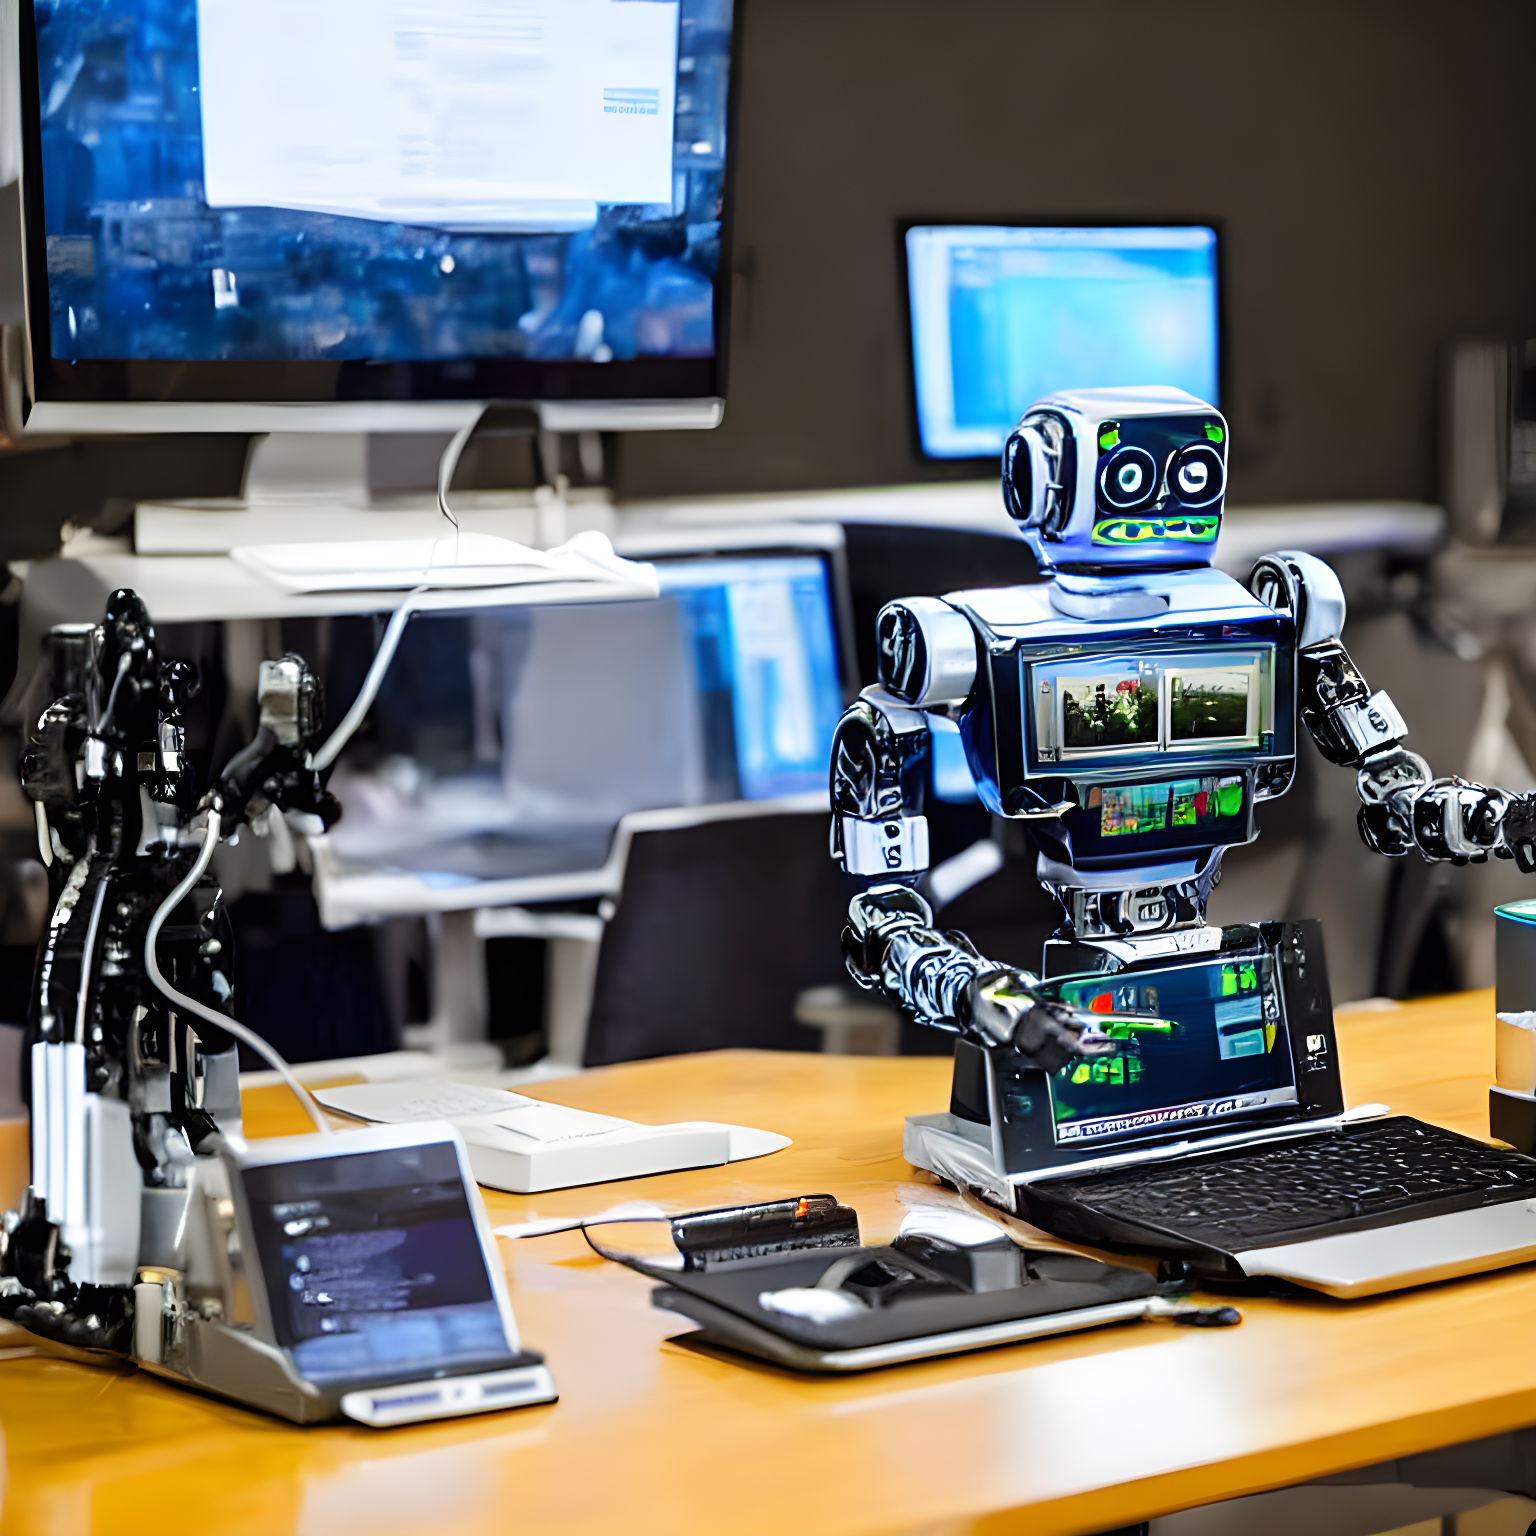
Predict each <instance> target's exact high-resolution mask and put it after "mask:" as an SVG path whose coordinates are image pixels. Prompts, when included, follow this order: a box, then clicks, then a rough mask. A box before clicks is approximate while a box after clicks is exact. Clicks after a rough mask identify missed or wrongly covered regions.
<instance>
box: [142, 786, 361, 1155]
mask: <svg viewBox="0 0 1536 1536" xmlns="http://www.w3.org/2000/svg"><path fill="white" fill-rule="evenodd" d="M218 842H219V813H218V812H217V811H216V810H210V811H209V812H208V827H207V830H206V831H205V832H204V833H203V846H202V849H201V851H200V852H199V853H198V855H197V859H196V862H195V863H194V864H193V865H192V868H191V870H190V871H189V872H188V874H187V876H186V878H185V879H184V880H183V881H182V882H181V884H180V885H178V886H177V887H176V889H175V890H174V891H172V892H171V894H170V895H169V896H167V897H166V898H165V900H164V901H163V902H161V903H160V908H159V910H158V911H157V912H156V913H155V915H154V916H153V917H152V918H150V920H149V935H148V937H147V938H146V939H145V940H144V969H145V970H147V971H148V972H149V979H150V980H151V981H152V982H154V984H155V985H156V986H157V987H158V988H159V989H160V991H161V992H163V993H164V994H165V995H166V997H168V998H169V999H170V1000H171V1001H172V1002H173V1003H175V1004H176V1006H177V1007H178V1008H182V1009H185V1010H186V1012H188V1013H191V1014H196V1015H197V1017H198V1018H200V1019H206V1020H207V1021H208V1022H209V1023H210V1024H213V1025H215V1026H216V1027H217V1028H219V1029H222V1030H223V1031H224V1032H225V1034H229V1035H233V1036H234V1037H235V1039H236V1040H239V1041H241V1042H242V1043H243V1044H245V1045H248V1046H250V1048H251V1049H252V1050H253V1051H255V1052H256V1054H257V1055H258V1056H260V1057H261V1058H262V1059H263V1060H265V1061H266V1062H267V1063H268V1064H269V1065H270V1066H271V1067H273V1068H274V1069H275V1071H276V1072H277V1074H278V1076H280V1077H281V1078H282V1080H283V1081H284V1082H285V1083H287V1085H288V1087H289V1088H290V1089H291V1090H292V1091H293V1096H294V1097H295V1098H296V1099H297V1100H298V1101H299V1103H300V1104H302V1105H303V1106H304V1112H305V1114H307V1115H308V1116H309V1118H310V1119H311V1120H313V1121H314V1123H315V1129H316V1130H317V1131H319V1132H320V1133H321V1134H322V1135H325V1136H329V1135H330V1134H331V1127H330V1124H329V1122H328V1121H327V1120H326V1118H325V1114H324V1112H323V1111H322V1110H321V1108H320V1106H319V1105H318V1104H317V1103H316V1102H315V1101H314V1098H313V1097H312V1096H311V1095H310V1092H309V1090H308V1089H307V1088H306V1087H305V1086H304V1085H303V1084H302V1083H301V1082H300V1081H299V1080H298V1078H296V1077H295V1076H294V1075H293V1069H292V1068H291V1067H290V1066H289V1065H288V1063H287V1062H286V1061H284V1060H283V1058H282V1057H281V1056H279V1055H278V1053H277V1052H276V1051H275V1050H273V1049H272V1047H271V1046H270V1045H268V1044H267V1042H266V1041H265V1040H263V1039H262V1038H261V1036H260V1035H258V1034H257V1033H256V1031H255V1030H253V1029H247V1028H246V1027H245V1025H244V1024H242V1023H240V1021H239V1020H238V1019H232V1018H230V1016H229V1015H228V1014H227V1013H219V1012H217V1011H216V1010H214V1009H212V1008H207V1007H204V1005H203V1004H202V1003H200V1002H197V1001H196V1000H195V999H194V998H190V997H187V996H186V995H185V994H184V993H181V992H178V991H177V990H176V989H175V987H173V986H172V985H171V984H170V982H168V981H167V980H166V979H165V977H164V975H163V974H162V973H161V970H160V962H159V961H158V960H157V959H156V958H155V945H156V943H157V942H158V940H159V938H160V929H161V927H162V926H163V925H164V923H165V920H166V918H168V917H169V916H170V915H171V913H172V912H174V911H175V910H176V908H177V907H178V906H180V905H181V903H182V901H183V899H184V898H185V897H186V895H187V893H188V892H189V891H190V890H191V889H192V887H193V886H194V885H196V884H197V882H198V881H199V880H201V879H202V877H203V871H204V870H205V869H207V868H208V864H209V861H210V860H211V859H212V858H213V850H214V849H215V848H216V847H217V846H218Z"/></svg>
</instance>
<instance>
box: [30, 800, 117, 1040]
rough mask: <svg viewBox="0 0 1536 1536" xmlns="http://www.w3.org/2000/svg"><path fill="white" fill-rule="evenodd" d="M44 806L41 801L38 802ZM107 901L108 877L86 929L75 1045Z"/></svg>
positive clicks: (80, 1035)
mask: <svg viewBox="0 0 1536 1536" xmlns="http://www.w3.org/2000/svg"><path fill="white" fill-rule="evenodd" d="M38 804H39V805H41V804H42V802H41V801H39V802H38ZM106 899H107V876H106V874H103V875H102V877H101V884H100V885H98V886H97V887H96V900H95V901H94V902H92V903H91V920H90V922H89V923H87V924H86V928H85V951H84V953H83V954H82V955H81V956H80V992H79V995H78V996H77V997H76V998H75V1044H76V1045H84V1044H85V1005H86V1002H87V1000H88V998H89V995H90V990H91V959H92V957H93V956H94V955H95V953H96V929H97V926H98V925H99V924H100V922H101V909H102V906H103V904H104V903H105V902H106Z"/></svg>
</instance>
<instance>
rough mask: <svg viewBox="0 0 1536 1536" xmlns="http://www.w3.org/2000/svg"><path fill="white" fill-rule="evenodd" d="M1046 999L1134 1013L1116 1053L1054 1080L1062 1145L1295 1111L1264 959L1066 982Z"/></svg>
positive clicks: (1120, 1029) (1115, 1030)
mask: <svg viewBox="0 0 1536 1536" xmlns="http://www.w3.org/2000/svg"><path fill="white" fill-rule="evenodd" d="M1044 985H1045V987H1046V989H1047V991H1048V992H1050V993H1051V994H1053V995H1056V996H1059V997H1060V998H1061V999H1062V1000H1063V1001H1064V1002H1068V1003H1070V1004H1072V1005H1073V1006H1074V1007H1077V1008H1084V1009H1087V1010H1088V1011H1089V1012H1092V1013H1104V1014H1109V1013H1115V1014H1132V1015H1136V1016H1137V1017H1136V1018H1135V1019H1134V1020H1133V1021H1131V1022H1129V1023H1119V1022H1117V1023H1115V1024H1113V1025H1111V1026H1110V1033H1112V1034H1114V1035H1116V1036H1118V1037H1119V1039H1120V1040H1121V1042H1122V1044H1121V1049H1120V1051H1119V1053H1118V1054H1116V1055H1114V1056H1110V1057H1104V1058H1101V1059H1099V1060H1097V1061H1092V1062H1076V1063H1073V1064H1072V1065H1070V1066H1066V1067H1063V1068H1062V1069H1061V1070H1060V1071H1059V1072H1056V1073H1054V1074H1053V1075H1052V1076H1051V1077H1050V1078H1049V1080H1048V1081H1049V1084H1050V1093H1051V1112H1052V1118H1053V1125H1054V1129H1055V1138H1056V1143H1057V1145H1058V1146H1069V1145H1080V1144H1083V1143H1091V1142H1095V1141H1107V1140H1111V1139H1115V1138H1120V1137H1125V1136H1136V1135H1145V1134H1147V1133H1148V1132H1155V1131H1157V1130H1159V1129H1160V1128H1162V1127H1164V1126H1166V1127H1168V1128H1170V1129H1178V1128H1179V1127H1180V1126H1181V1125H1186V1124H1187V1125H1189V1126H1191V1127H1192V1128H1196V1127H1200V1126H1203V1125H1205V1124H1207V1123H1209V1122H1212V1121H1218V1120H1221V1119H1222V1118H1224V1117H1226V1116H1231V1115H1241V1114H1251V1113H1253V1112H1255V1111H1258V1110H1262V1109H1264V1108H1266V1107H1268V1106H1270V1105H1279V1104H1294V1103H1295V1102H1297V1095H1296V1076H1295V1067H1294V1065H1293V1063H1292V1059H1291V1045H1290V1039H1289V1036H1288V1034H1287V1031H1286V1025H1285V1021H1284V1011H1283V1009H1282V1006H1281V1001H1280V996H1279V989H1278V987H1277V985H1276V981H1275V978H1274V975H1273V963H1272V962H1271V961H1270V960H1269V959H1268V958H1267V957H1266V956H1264V955H1263V954H1261V953H1258V952H1255V953H1254V954H1253V955H1252V956H1248V957H1243V956H1236V957H1233V958H1232V959H1230V960H1222V961H1218V962H1215V963H1209V964H1197V965H1184V966H1170V967H1167V968H1166V969H1162V970H1147V971H1137V972H1136V973H1134V974H1133V975H1122V976H1088V977H1066V978H1063V979H1061V980H1059V981H1055V982H1047V983H1045V984H1044Z"/></svg>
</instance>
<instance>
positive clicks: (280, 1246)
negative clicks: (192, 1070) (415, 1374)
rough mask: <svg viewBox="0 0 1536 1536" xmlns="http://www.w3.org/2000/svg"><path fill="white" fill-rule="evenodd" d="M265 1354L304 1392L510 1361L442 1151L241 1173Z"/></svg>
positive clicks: (447, 1152)
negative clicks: (268, 1332)
mask: <svg viewBox="0 0 1536 1536" xmlns="http://www.w3.org/2000/svg"><path fill="white" fill-rule="evenodd" d="M241 1179H242V1181H243V1184H244V1190H245V1199H246V1204H247V1207H248V1209H249V1211H250V1216H251V1221H252V1225H253V1228H254V1231H255V1236H256V1249H257V1257H258V1260H259V1262H260V1265H261V1275H262V1279H263V1281H264V1282H265V1289H266V1294H267V1305H268V1309H269V1311H270V1313H271V1321H272V1328H273V1332H274V1334H275V1335H276V1338H277V1342H278V1343H279V1344H281V1345H283V1346H284V1347H285V1348H287V1349H289V1350H291V1351H292V1353H293V1358H294V1363H295V1364H296V1365H297V1366H298V1368H299V1371H300V1372H301V1373H302V1374H303V1375H304V1376H305V1377H307V1378H308V1379H309V1380H311V1381H316V1382H323V1381H347V1380H357V1379H366V1378H369V1377H378V1376H389V1375H394V1374H397V1373H404V1372H409V1371H412V1370H417V1369H423V1370H429V1369H432V1368H436V1367H442V1366H453V1365H471V1364H474V1363H476V1362H479V1361H484V1362H485V1363H486V1364H488V1365H489V1364H492V1363H495V1362H497V1361H501V1360H504V1359H505V1358H506V1357H507V1356H508V1355H510V1354H512V1353H513V1352H514V1351H513V1349H512V1348H511V1346H510V1344H509V1341H508V1339H507V1334H506V1326H505V1323H504V1322H503V1319H502V1315H501V1310H500V1308H499V1307H498V1305H497V1302H496V1295H495V1291H494V1290H493V1288H492V1285H491V1278H490V1274H489V1272H488V1271H487V1269H486V1261H485V1251H484V1249H483V1248H482V1247H481V1243H480V1235H479V1233H478V1232H477V1231H476V1228H475V1221H474V1216H473V1214H472V1213H471V1210H470V1205H469V1197H468V1194H467V1193H466V1191H465V1188H464V1176H463V1174H462V1172H461V1171H460V1168H459V1160H458V1156H457V1154H456V1152H455V1150H454V1147H453V1144H452V1143H451V1142H435V1143H429V1144H428V1145H425V1146H414V1147H400V1148H396V1149H392V1150H390V1151H378V1152H354V1153H349V1154H346V1155H344V1156H337V1157H317V1158H308V1159H303V1160H298V1161H294V1162H288V1163H267V1164H262V1165H258V1166H255V1167H248V1168H245V1169H243V1170H242V1171H241Z"/></svg>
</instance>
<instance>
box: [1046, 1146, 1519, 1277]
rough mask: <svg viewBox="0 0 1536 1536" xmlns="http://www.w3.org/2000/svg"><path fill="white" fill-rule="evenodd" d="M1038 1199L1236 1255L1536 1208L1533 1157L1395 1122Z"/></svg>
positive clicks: (1188, 1159) (1197, 1160)
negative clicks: (1516, 1202)
mask: <svg viewBox="0 0 1536 1536" xmlns="http://www.w3.org/2000/svg"><path fill="white" fill-rule="evenodd" d="M1039 1188H1040V1190H1041V1192H1042V1193H1044V1192H1046V1191H1049V1193H1050V1195H1051V1196H1053V1197H1065V1198H1066V1199H1069V1200H1071V1201H1072V1202H1073V1203H1074V1204H1075V1205H1077V1206H1079V1207H1080V1208H1081V1207H1086V1208H1087V1209H1088V1210H1089V1211H1091V1212H1098V1213H1101V1214H1102V1215H1103V1216H1106V1217H1110V1218H1118V1219H1119V1220H1121V1221H1129V1222H1131V1223H1134V1224H1135V1225H1137V1226H1142V1227H1146V1226H1151V1227H1158V1228H1161V1229H1162V1230H1163V1231H1165V1232H1175V1233H1178V1234H1179V1235H1180V1236H1183V1237H1186V1238H1192V1239H1194V1240H1195V1241H1197V1242H1201V1243H1206V1244H1209V1245H1210V1246H1211V1247H1213V1248H1220V1249H1223V1250H1225V1251H1226V1252H1228V1253H1239V1252H1241V1251H1242V1250H1243V1249H1245V1248H1261V1247H1265V1246H1267V1245H1268V1244H1270V1243H1273V1242H1279V1241H1283V1240H1294V1239H1295V1238H1297V1237H1298V1236H1302V1235H1306V1234H1309V1233H1314V1232H1317V1235H1321V1233H1320V1232H1318V1231H1317V1229H1323V1228H1337V1227H1340V1226H1344V1225H1348V1226H1360V1225H1370V1224H1372V1220H1373V1218H1374V1219H1378V1220H1379V1219H1380V1218H1383V1217H1388V1218H1390V1217H1391V1216H1393V1215H1394V1214H1396V1213H1398V1212H1401V1213H1403V1214H1404V1216H1405V1218H1406V1217H1407V1216H1408V1215H1410V1214H1422V1215H1430V1214H1433V1212H1431V1211H1429V1210H1421V1209H1420V1208H1421V1207H1432V1206H1437V1205H1438V1206H1441V1207H1443V1208H1444V1209H1446V1210H1457V1209H1462V1208H1464V1207H1468V1206H1477V1205H1487V1204H1493V1203H1499V1202H1502V1201H1505V1200H1513V1199H1518V1198H1520V1197H1521V1196H1528V1197H1536V1158H1531V1157H1526V1156H1524V1155H1522V1154H1521V1153H1519V1152H1508V1151H1501V1150H1499V1149H1498V1148H1495V1147H1485V1146H1483V1145H1482V1144H1481V1143H1479V1142H1475V1141H1470V1140H1468V1139H1467V1138H1465V1137H1462V1136H1457V1135H1455V1134H1454V1133H1453V1132H1451V1131H1443V1130H1440V1129H1439V1128H1438V1127H1437V1126H1433V1125H1425V1124H1424V1123H1423V1122H1422V1121H1418V1120H1409V1119H1406V1118H1394V1119H1391V1120H1382V1121H1377V1122H1375V1123H1366V1124H1364V1125H1358V1126H1346V1127H1344V1128H1343V1129H1341V1130H1338V1131H1328V1132H1320V1133H1318V1134H1317V1135H1313V1136H1307V1137H1303V1138H1300V1139H1298V1140H1296V1141H1283V1142H1276V1143H1270V1144H1268V1145H1260V1146H1249V1147H1239V1148H1234V1149H1232V1150H1229V1151H1222V1152H1211V1153H1206V1154H1197V1155H1194V1156H1181V1157H1178V1158H1175V1159H1173V1160H1172V1161H1170V1162H1166V1163H1157V1164H1152V1165H1145V1164H1144V1165H1142V1166H1140V1167H1133V1168H1124V1169H1119V1170H1115V1171H1107V1172H1104V1173H1097V1174H1089V1175H1085V1176H1084V1177H1083V1178H1080V1179H1059V1180H1057V1179H1052V1180H1049V1181H1047V1182H1045V1183H1042V1184H1041V1185H1040V1186H1039Z"/></svg>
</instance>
